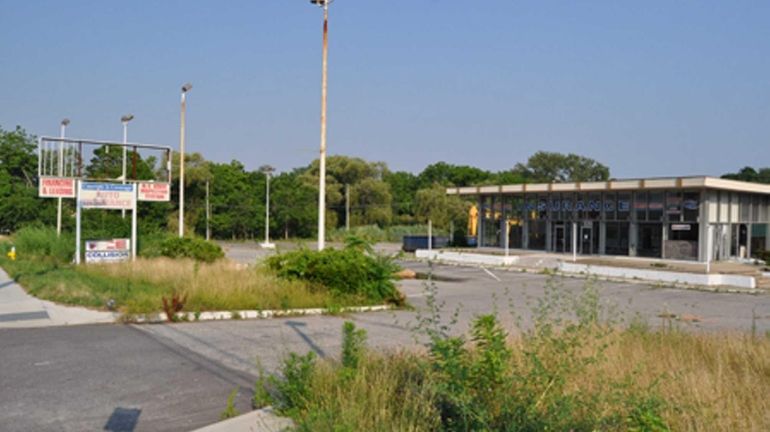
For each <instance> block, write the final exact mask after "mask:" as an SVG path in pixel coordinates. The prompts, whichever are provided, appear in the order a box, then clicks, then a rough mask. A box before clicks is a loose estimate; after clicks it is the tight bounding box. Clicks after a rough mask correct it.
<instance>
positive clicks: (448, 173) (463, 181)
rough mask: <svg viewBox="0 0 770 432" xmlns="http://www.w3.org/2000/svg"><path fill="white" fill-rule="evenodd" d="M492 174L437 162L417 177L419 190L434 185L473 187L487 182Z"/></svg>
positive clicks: (472, 168) (468, 167)
mask: <svg viewBox="0 0 770 432" xmlns="http://www.w3.org/2000/svg"><path fill="white" fill-rule="evenodd" d="M491 177H492V174H491V173H490V172H489V171H485V170H482V169H480V168H476V167H471V166H467V165H452V164H448V163H446V162H437V163H434V164H432V165H428V166H427V167H426V168H425V169H424V170H422V172H421V173H420V175H419V176H418V183H419V186H420V188H426V187H431V186H433V185H434V184H440V185H443V186H458V187H462V186H475V185H479V184H482V183H487V182H489V180H490V178H491Z"/></svg>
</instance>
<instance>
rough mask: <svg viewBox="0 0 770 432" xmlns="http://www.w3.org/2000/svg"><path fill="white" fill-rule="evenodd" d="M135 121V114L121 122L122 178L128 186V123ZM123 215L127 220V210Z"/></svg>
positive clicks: (124, 117) (127, 115)
mask: <svg viewBox="0 0 770 432" xmlns="http://www.w3.org/2000/svg"><path fill="white" fill-rule="evenodd" d="M133 119H134V115H133V114H126V115H124V116H123V117H121V118H120V121H121V122H122V123H123V170H122V175H121V178H122V179H123V184H126V144H128V122H130V121H131V120H133ZM121 213H122V215H123V219H125V218H126V209H123V210H121Z"/></svg>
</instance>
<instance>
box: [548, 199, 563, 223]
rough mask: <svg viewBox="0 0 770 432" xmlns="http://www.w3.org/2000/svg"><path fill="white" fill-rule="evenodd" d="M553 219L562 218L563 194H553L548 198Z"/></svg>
mask: <svg viewBox="0 0 770 432" xmlns="http://www.w3.org/2000/svg"><path fill="white" fill-rule="evenodd" d="M548 207H549V210H550V211H551V219H552V220H561V194H551V196H550V197H549V200H548Z"/></svg>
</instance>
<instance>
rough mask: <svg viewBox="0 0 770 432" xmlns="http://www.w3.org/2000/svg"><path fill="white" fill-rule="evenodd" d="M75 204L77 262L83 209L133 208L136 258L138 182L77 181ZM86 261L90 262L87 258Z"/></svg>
mask: <svg viewBox="0 0 770 432" xmlns="http://www.w3.org/2000/svg"><path fill="white" fill-rule="evenodd" d="M77 184H78V196H77V201H76V204H75V207H76V211H75V264H80V255H81V254H80V233H81V224H80V220H81V213H82V209H104V210H131V211H132V212H131V247H130V252H131V260H134V259H136V184H133V183H132V184H114V183H90V182H83V181H81V180H78V181H77ZM86 262H89V261H88V259H86Z"/></svg>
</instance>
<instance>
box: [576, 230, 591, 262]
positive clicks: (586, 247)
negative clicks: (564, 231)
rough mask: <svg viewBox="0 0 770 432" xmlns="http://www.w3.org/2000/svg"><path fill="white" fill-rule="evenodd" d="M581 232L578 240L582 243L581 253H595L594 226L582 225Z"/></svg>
mask: <svg viewBox="0 0 770 432" xmlns="http://www.w3.org/2000/svg"><path fill="white" fill-rule="evenodd" d="M579 232H580V239H579V240H578V242H579V244H580V253H581V254H583V255H593V254H594V230H593V226H591V225H581V226H580V231H579Z"/></svg>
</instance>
